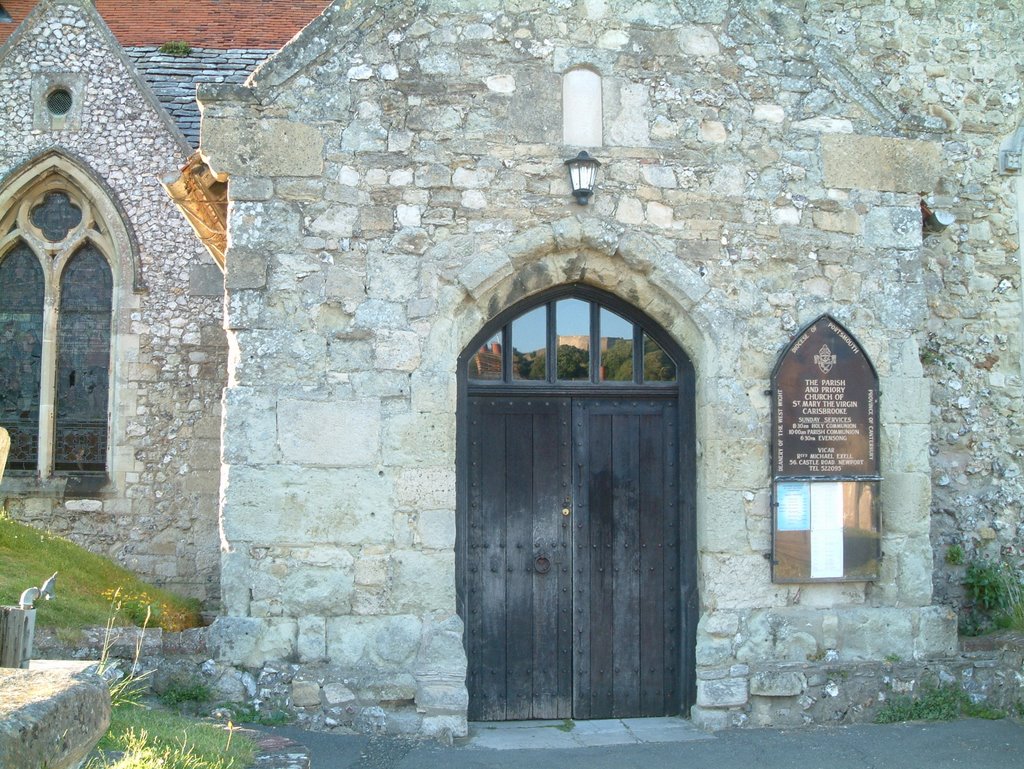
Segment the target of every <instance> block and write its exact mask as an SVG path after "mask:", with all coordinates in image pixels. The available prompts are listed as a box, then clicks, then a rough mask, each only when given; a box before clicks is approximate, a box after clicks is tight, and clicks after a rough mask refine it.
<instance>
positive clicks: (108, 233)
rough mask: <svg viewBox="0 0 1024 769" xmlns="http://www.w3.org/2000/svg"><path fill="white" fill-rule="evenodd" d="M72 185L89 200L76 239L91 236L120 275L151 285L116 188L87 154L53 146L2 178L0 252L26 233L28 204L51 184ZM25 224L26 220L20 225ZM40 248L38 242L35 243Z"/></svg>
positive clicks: (136, 284) (139, 285)
mask: <svg viewBox="0 0 1024 769" xmlns="http://www.w3.org/2000/svg"><path fill="white" fill-rule="evenodd" d="M59 189H66V190H70V191H72V192H73V193H75V195H76V197H77V198H78V199H79V200H80V201H81V202H82V203H84V204H85V208H86V210H85V211H83V225H84V226H83V227H82V228H81V231H80V232H79V233H78V235H77V238H78V241H80V242H76V243H75V244H74V245H76V246H77V245H80V244H81V243H85V242H91V243H93V244H94V245H96V246H97V247H98V248H99V249H100V250H101V251H102V252H103V253H104V254H105V255H106V257H107V259H108V260H109V261H110V266H111V269H112V270H113V272H114V279H115V281H118V282H124V283H127V279H128V278H129V276H130V278H131V286H132V291H134V292H135V293H144V292H145V291H146V282H145V277H144V275H143V272H142V265H141V261H140V259H139V245H138V239H137V238H136V235H135V231H134V229H133V227H132V224H131V221H130V220H129V219H128V216H127V213H126V212H125V210H124V207H123V206H122V205H121V203H120V201H119V200H118V199H117V197H116V195H115V194H114V192H113V190H111V189H110V187H109V186H108V185H107V184H106V183H105V182H104V181H103V180H102V179H101V178H100V176H99V175H98V174H97V173H96V172H94V171H93V170H92V169H91V168H90V167H89V166H88V164H86V163H85V162H84V161H82V160H81V159H79V158H77V157H75V156H74V155H71V154H70V153H66V152H63V151H61V150H57V149H52V150H48V151H47V152H45V153H43V154H42V155H39V156H38V157H35V158H33V159H31V160H28V161H26V162H24V163H22V164H21V165H20V166H18V167H17V168H16V169H14V170H13V171H12V172H11V173H10V174H8V175H7V178H6V179H4V181H3V183H2V184H0V233H2V235H0V252H4V251H6V250H7V249H8V248H10V247H11V245H12V243H13V242H14V241H15V240H18V239H24V238H26V237H27V238H28V239H29V240H31V234H30V233H29V234H26V228H25V227H24V225H25V224H26V206H27V205H31V204H32V202H33V201H34V200H35V199H36V198H39V197H41V196H43V195H45V194H46V192H48V191H51V190H59ZM19 224H20V225H22V226H19ZM34 245H35V246H36V247H37V248H38V247H40V246H39V245H38V244H34Z"/></svg>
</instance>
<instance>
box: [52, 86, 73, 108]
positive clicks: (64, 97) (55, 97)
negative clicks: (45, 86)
mask: <svg viewBox="0 0 1024 769" xmlns="http://www.w3.org/2000/svg"><path fill="white" fill-rule="evenodd" d="M71 104H72V99H71V92H70V91H69V90H67V89H66V88H57V89H54V90H53V91H50V94H49V96H47V97H46V108H47V109H48V110H50V114H51V115H66V114H68V112H70V111H71Z"/></svg>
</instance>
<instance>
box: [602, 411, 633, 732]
mask: <svg viewBox="0 0 1024 769" xmlns="http://www.w3.org/2000/svg"><path fill="white" fill-rule="evenodd" d="M636 410H637V409H636V408H635V407H633V404H631V403H630V402H629V401H620V402H617V403H615V404H614V407H613V409H612V416H611V425H612V429H611V445H610V448H611V466H612V488H611V489H610V491H611V506H612V519H611V524H612V530H611V536H612V547H611V550H610V553H611V563H610V564H609V566H610V567H611V571H612V606H613V615H614V618H615V619H614V624H613V627H612V633H611V635H612V659H611V665H612V715H613V716H614V717H616V718H631V717H634V716H637V715H639V714H640V632H639V629H640V612H639V605H640V579H639V577H640V575H639V571H640V563H639V550H640V538H639V522H638V514H639V489H638V486H639V475H640V447H639V416H638V415H637V414H636V413H635V412H636ZM631 412H633V413H631Z"/></svg>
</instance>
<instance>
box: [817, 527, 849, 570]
mask: <svg viewBox="0 0 1024 769" xmlns="http://www.w3.org/2000/svg"><path fill="white" fill-rule="evenodd" d="M842 576H843V530H842V529H820V530H817V531H816V530H813V529H812V530H811V578H812V579H814V578H828V577H833V578H834V577H842Z"/></svg>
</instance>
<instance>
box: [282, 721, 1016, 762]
mask: <svg viewBox="0 0 1024 769" xmlns="http://www.w3.org/2000/svg"><path fill="white" fill-rule="evenodd" d="M641 721H647V723H641ZM568 726H569V724H568V723H563V722H561V721H540V722H529V723H526V724H501V725H495V724H473V725H472V728H471V733H470V736H469V737H468V738H467V739H465V740H459V741H458V744H456V746H455V747H451V748H446V747H442V746H440V745H437V744H436V743H428V742H417V741H413V740H404V739H396V738H391V737H372V738H371V737H365V736H352V735H332V734H323V733H316V732H303V731H302V730H300V729H295V728H292V727H280V728H277V729H272V730H269V729H268V730H267V731H273V732H274V733H277V734H281V735H284V736H287V737H291V738H292V739H294V740H296V741H298V742H300V743H302V744H303V745H305V746H307V747H308V748H309V750H310V753H311V756H312V765H311V767H312V769H546V768H547V767H555V768H557V769H632V768H633V767H637V768H638V769H761V767H765V768H766V769H1024V724H1021V722H1019V721H1016V720H1011V719H1004V720H1002V721H979V720H965V721H952V722H947V723H913V724H895V725H891V726H878V725H873V724H863V725H856V726H835V727H809V728H806V729H789V730H781V729H745V730H737V731H729V732H719V733H717V734H714V735H710V734H705V733H703V732H700V731H699V730H697V729H696V728H695V727H693V726H692V725H690V723H689V722H687V721H682V720H679V719H660V718H659V719H649V720H648V719H630V720H627V721H589V722H584V721H581V722H576V723H575V724H574V725H573V726H572V728H571V729H568ZM560 727H561V728H560Z"/></svg>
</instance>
